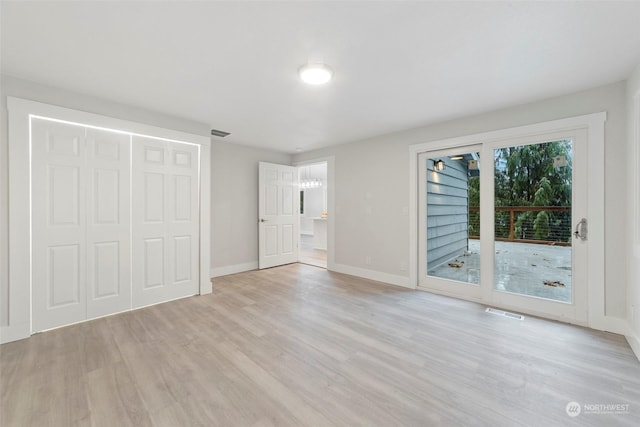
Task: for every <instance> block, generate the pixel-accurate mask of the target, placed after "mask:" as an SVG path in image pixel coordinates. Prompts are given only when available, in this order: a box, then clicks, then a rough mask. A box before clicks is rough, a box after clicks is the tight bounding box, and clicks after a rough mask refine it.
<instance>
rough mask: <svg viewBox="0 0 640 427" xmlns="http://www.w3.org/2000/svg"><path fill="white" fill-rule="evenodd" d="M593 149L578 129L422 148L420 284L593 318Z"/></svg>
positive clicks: (541, 311) (545, 312) (519, 306)
mask: <svg viewBox="0 0 640 427" xmlns="http://www.w3.org/2000/svg"><path fill="white" fill-rule="evenodd" d="M585 151H586V135H585V133H584V132H583V131H572V132H563V133H557V134H546V135H536V136H533V137H527V138H520V139H513V140H504V141H488V142H485V143H483V144H480V145H474V146H469V147H461V148H455V149H449V150H441V151H433V152H426V153H422V154H421V155H420V156H419V171H420V174H419V179H420V181H419V211H420V212H419V233H420V236H419V254H420V255H419V256H420V258H419V260H420V271H419V286H420V287H421V288H424V289H428V290H432V291H436V292H440V293H445V294H450V295H456V296H463V297H465V298H470V299H476V300H481V301H484V302H486V303H487V304H493V305H498V306H501V307H503V308H507V309H512V310H519V311H523V312H528V313H533V314H538V315H543V316H548V317H553V318H569V319H573V320H576V321H582V320H586V291H587V290H586V288H585V283H586V280H584V271H585V266H586V256H587V252H586V242H585V239H586V238H587V231H588V230H587V224H586V220H582V218H586V216H587V215H586V200H587V191H586V187H585V182H586V178H587V171H586V166H585V163H586V152H585ZM575 233H577V234H575ZM481 236H482V239H481Z"/></svg>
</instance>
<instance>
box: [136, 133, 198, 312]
mask: <svg viewBox="0 0 640 427" xmlns="http://www.w3.org/2000/svg"><path fill="white" fill-rule="evenodd" d="M132 152H133V171H134V172H133V174H134V176H133V260H134V261H133V274H132V276H133V286H132V292H133V307H134V308H137V307H143V306H145V305H150V304H156V303H159V302H163V301H169V300H171V299H176V298H181V297H185V296H190V295H195V294H197V293H198V289H199V287H198V283H199V282H198V280H199V274H198V266H199V262H198V256H199V251H198V245H199V214H198V212H199V202H198V194H199V182H198V176H199V175H198V172H199V168H198V165H199V148H198V147H197V146H194V145H192V144H183V143H178V142H171V141H165V140H159V139H153V138H146V137H141V136H134V137H133V140H132Z"/></svg>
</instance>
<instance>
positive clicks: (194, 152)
mask: <svg viewBox="0 0 640 427" xmlns="http://www.w3.org/2000/svg"><path fill="white" fill-rule="evenodd" d="M168 150H169V158H170V159H171V162H170V164H169V167H168V174H169V176H170V183H171V184H170V189H169V195H168V196H169V197H168V199H169V200H168V205H169V212H168V223H167V233H168V239H169V241H170V242H171V244H170V246H169V251H170V253H169V256H170V260H171V262H170V263H169V269H168V272H167V273H168V277H167V281H168V283H169V284H170V288H171V290H170V293H171V296H172V297H174V298H178V297H179V296H181V294H182V292H188V293H189V294H191V295H193V294H196V293H198V266H199V262H198V246H199V215H198V212H199V209H198V194H199V189H198V147H197V146H194V145H189V144H179V143H170V144H168Z"/></svg>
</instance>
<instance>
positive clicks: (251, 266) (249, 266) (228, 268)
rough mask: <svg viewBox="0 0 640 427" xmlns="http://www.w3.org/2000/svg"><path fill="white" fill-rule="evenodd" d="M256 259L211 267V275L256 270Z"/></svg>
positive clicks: (226, 274) (225, 274) (216, 275)
mask: <svg viewBox="0 0 640 427" xmlns="http://www.w3.org/2000/svg"><path fill="white" fill-rule="evenodd" d="M257 269H258V261H252V262H245V263H244V264H235V265H225V266H224V267H216V268H212V269H211V277H220V276H228V275H229V274H236V273H243V272H245V271H251V270H257Z"/></svg>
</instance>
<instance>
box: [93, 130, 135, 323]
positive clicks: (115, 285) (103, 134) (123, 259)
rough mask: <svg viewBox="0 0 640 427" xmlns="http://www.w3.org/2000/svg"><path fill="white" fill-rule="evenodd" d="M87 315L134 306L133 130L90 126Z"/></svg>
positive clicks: (123, 309) (103, 314)
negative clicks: (128, 133)
mask: <svg viewBox="0 0 640 427" xmlns="http://www.w3.org/2000/svg"><path fill="white" fill-rule="evenodd" d="M86 140H87V150H86V158H87V172H88V177H87V255H86V256H87V281H86V283H87V318H88V319H91V318H94V317H100V316H105V315H107V314H112V313H117V312H120V311H125V310H129V309H131V249H130V248H131V230H130V226H131V218H130V212H131V202H130V200H131V197H130V194H129V193H130V190H129V189H130V185H131V180H130V172H129V170H130V169H129V164H130V141H131V136H130V135H127V134H122V133H115V132H109V131H103V130H95V129H87V138H86Z"/></svg>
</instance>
